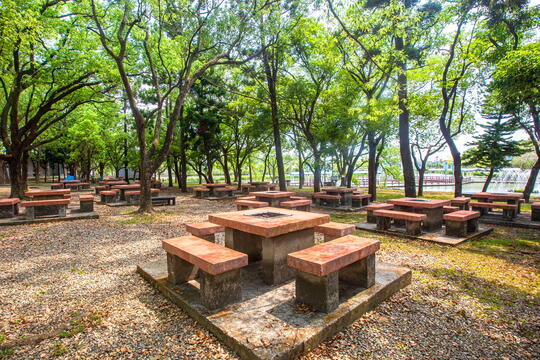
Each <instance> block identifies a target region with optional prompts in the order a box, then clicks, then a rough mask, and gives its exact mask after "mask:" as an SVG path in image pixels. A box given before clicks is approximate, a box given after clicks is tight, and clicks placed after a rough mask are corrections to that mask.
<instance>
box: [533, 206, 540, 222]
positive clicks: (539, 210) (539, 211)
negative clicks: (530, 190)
mask: <svg viewBox="0 0 540 360" xmlns="http://www.w3.org/2000/svg"><path fill="white" fill-rule="evenodd" d="M531 221H540V201H539V202H533V203H532V204H531Z"/></svg>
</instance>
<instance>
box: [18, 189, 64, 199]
mask: <svg viewBox="0 0 540 360" xmlns="http://www.w3.org/2000/svg"><path fill="white" fill-rule="evenodd" d="M69 194H71V191H70V190H69V189H59V190H30V191H27V192H25V193H24V195H25V196H26V197H27V198H29V199H31V200H38V199H39V200H54V199H64V198H65V197H64V195H69Z"/></svg>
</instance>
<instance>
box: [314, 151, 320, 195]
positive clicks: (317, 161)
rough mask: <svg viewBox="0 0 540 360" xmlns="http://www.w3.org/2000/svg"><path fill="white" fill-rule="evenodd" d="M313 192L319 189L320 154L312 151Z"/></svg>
mask: <svg viewBox="0 0 540 360" xmlns="http://www.w3.org/2000/svg"><path fill="white" fill-rule="evenodd" d="M313 160H314V162H313V192H320V191H321V164H322V162H321V154H320V153H319V152H318V151H314V152H313Z"/></svg>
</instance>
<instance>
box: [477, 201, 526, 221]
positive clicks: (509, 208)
mask: <svg viewBox="0 0 540 360" xmlns="http://www.w3.org/2000/svg"><path fill="white" fill-rule="evenodd" d="M469 205H470V206H471V209H472V210H474V211H478V212H480V215H486V214H487V212H488V211H489V210H491V209H502V211H503V214H502V216H503V218H505V219H509V220H512V219H513V218H515V217H516V213H517V205H514V204H497V203H486V202H471V203H469Z"/></svg>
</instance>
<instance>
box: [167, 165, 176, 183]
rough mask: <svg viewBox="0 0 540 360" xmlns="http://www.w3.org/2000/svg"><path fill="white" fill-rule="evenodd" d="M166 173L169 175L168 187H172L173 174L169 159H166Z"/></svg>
mask: <svg viewBox="0 0 540 360" xmlns="http://www.w3.org/2000/svg"><path fill="white" fill-rule="evenodd" d="M167 175H168V177H169V187H171V188H172V187H173V186H174V184H173V176H172V169H171V161H170V160H168V161H167Z"/></svg>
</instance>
